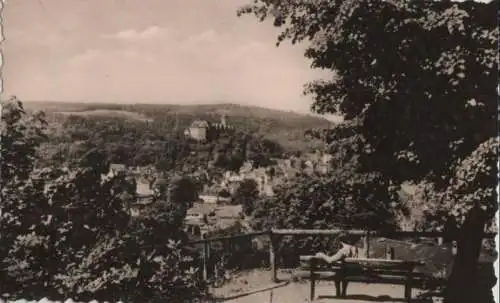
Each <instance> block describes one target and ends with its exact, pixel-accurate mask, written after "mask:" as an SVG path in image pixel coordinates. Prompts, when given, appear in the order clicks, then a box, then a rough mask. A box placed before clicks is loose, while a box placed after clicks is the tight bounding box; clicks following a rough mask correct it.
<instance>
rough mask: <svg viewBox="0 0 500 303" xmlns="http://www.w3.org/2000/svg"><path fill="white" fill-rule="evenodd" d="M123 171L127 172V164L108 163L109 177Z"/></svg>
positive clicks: (123, 172)
mask: <svg viewBox="0 0 500 303" xmlns="http://www.w3.org/2000/svg"><path fill="white" fill-rule="evenodd" d="M125 173H127V166H126V165H125V164H117V163H111V164H110V165H109V172H108V176H109V177H112V176H117V175H119V174H125Z"/></svg>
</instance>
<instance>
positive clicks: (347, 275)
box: [300, 256, 425, 302]
mask: <svg viewBox="0 0 500 303" xmlns="http://www.w3.org/2000/svg"><path fill="white" fill-rule="evenodd" d="M300 261H301V270H302V271H308V272H309V279H310V280H311V300H313V299H314V290H315V281H316V280H333V281H335V282H336V283H335V284H336V289H337V295H340V289H339V286H340V283H345V282H362V283H381V284H382V283H383V284H403V285H404V287H405V291H404V296H405V299H406V301H408V302H410V301H411V289H412V287H413V286H414V285H415V284H417V283H418V282H421V281H423V280H424V278H425V275H423V274H419V273H415V272H414V271H413V270H414V268H415V267H417V266H420V265H423V262H415V261H403V260H381V259H353V258H348V259H345V260H344V261H341V262H335V263H333V264H328V263H325V262H324V261H323V260H321V259H318V258H316V257H315V256H301V257H300ZM344 295H345V294H344Z"/></svg>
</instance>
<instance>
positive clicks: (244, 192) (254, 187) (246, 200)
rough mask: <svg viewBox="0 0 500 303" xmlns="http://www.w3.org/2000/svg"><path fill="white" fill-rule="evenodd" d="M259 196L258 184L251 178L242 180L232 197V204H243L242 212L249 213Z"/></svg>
mask: <svg viewBox="0 0 500 303" xmlns="http://www.w3.org/2000/svg"><path fill="white" fill-rule="evenodd" d="M258 197H259V189H258V184H257V182H255V180H253V179H245V180H243V181H242V182H241V183H240V185H239V186H238V188H237V189H236V192H235V193H234V195H233V198H232V204H241V205H242V206H243V213H244V214H245V215H247V216H248V215H250V214H251V213H252V212H253V210H254V206H255V202H256V201H257V199H258Z"/></svg>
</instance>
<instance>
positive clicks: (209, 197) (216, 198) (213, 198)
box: [199, 195, 231, 204]
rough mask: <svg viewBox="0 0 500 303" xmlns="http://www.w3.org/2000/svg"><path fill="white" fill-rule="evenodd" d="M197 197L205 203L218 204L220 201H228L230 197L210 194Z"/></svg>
mask: <svg viewBox="0 0 500 303" xmlns="http://www.w3.org/2000/svg"><path fill="white" fill-rule="evenodd" d="M199 199H200V200H201V201H202V202H203V203H205V204H218V203H220V202H230V201H231V199H230V198H225V197H220V196H212V195H200V196H199Z"/></svg>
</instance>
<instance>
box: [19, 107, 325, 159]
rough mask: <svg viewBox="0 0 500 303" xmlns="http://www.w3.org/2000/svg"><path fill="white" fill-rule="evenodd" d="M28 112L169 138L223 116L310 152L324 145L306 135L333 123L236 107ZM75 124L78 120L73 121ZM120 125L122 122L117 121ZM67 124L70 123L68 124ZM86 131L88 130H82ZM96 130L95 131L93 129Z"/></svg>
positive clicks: (248, 129) (249, 130)
mask: <svg viewBox="0 0 500 303" xmlns="http://www.w3.org/2000/svg"><path fill="white" fill-rule="evenodd" d="M26 108H27V109H28V110H43V111H44V112H46V113H47V115H48V117H47V118H48V121H49V123H50V124H53V125H59V127H60V126H62V125H63V124H64V121H67V118H68V116H80V117H87V118H89V117H92V119H97V118H100V119H101V120H104V118H120V119H121V120H124V122H123V123H126V124H127V125H130V126H131V125H134V127H137V128H142V129H144V128H149V129H150V130H151V131H153V132H155V133H157V134H162V135H167V134H171V133H172V132H174V131H177V132H178V133H182V132H183V131H184V129H185V128H187V127H189V125H190V124H191V123H192V122H193V121H194V120H206V121H208V122H211V123H215V122H219V121H220V118H221V115H226V116H227V122H228V124H230V125H231V126H233V127H234V128H235V129H236V130H237V131H238V132H241V133H247V134H252V135H255V136H257V137H262V138H266V139H269V140H272V141H275V142H277V143H279V144H280V145H282V146H283V147H284V148H285V149H286V150H288V151H302V152H304V151H310V150H314V149H315V148H317V147H318V146H321V145H322V144H321V142H319V141H316V140H311V139H306V138H305V137H304V132H305V131H307V130H310V129H316V128H329V127H330V126H331V125H332V123H331V122H330V121H328V120H326V119H324V118H321V117H315V116H311V115H303V114H298V113H294V112H285V111H279V110H272V109H266V108H260V107H254V106H241V105H236V104H213V105H171V104H104V103H62V102H26ZM73 121H75V120H73ZM114 121H115V122H114V123H117V121H118V119H114ZM66 125H67V122H66ZM81 131H82V132H84V131H85V130H84V129H82V130H81ZM91 131H93V129H91Z"/></svg>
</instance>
